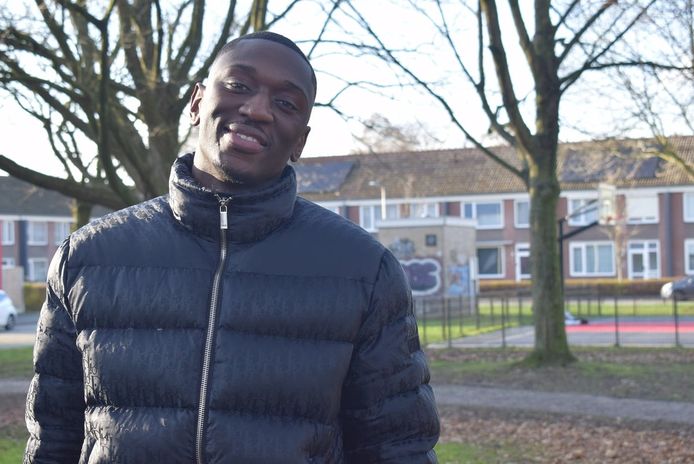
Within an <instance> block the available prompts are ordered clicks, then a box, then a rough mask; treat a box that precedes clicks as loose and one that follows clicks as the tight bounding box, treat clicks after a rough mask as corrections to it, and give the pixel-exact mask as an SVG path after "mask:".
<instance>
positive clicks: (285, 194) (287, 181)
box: [169, 153, 296, 243]
mask: <svg viewBox="0 0 694 464" xmlns="http://www.w3.org/2000/svg"><path fill="white" fill-rule="evenodd" d="M192 167H193V154H192V153H188V154H186V155H183V156H181V157H179V158H178V159H176V161H175V162H174V165H173V168H172V169H171V176H170V177H169V204H170V205H171V210H172V211H173V214H174V216H175V218H176V219H177V220H178V221H179V222H180V223H181V224H183V226H184V227H186V228H187V229H189V230H191V231H192V232H193V233H195V234H198V235H203V236H205V237H207V238H210V239H213V240H218V239H219V231H220V215H219V207H220V202H219V200H218V199H217V197H216V196H215V194H214V193H213V192H212V191H211V190H209V189H207V188H205V187H203V186H201V185H200V184H198V182H197V181H196V180H195V179H194V178H193V175H192ZM226 196H229V195H222V197H226ZM230 196H231V199H230V200H229V202H228V203H227V218H228V229H227V240H229V241H230V242H235V243H238V242H252V241H256V240H260V239H262V238H264V237H265V236H266V235H268V234H269V233H270V232H272V231H273V230H275V229H277V228H278V227H279V226H280V225H281V224H282V223H284V222H285V221H286V220H288V219H289V218H290V217H291V215H292V213H293V212H294V202H295V201H296V175H295V174H294V169H293V168H292V167H291V166H287V167H286V168H285V169H284V171H283V172H282V175H281V176H280V178H279V179H278V180H277V181H276V182H274V183H272V184H271V185H269V186H267V187H264V188H263V189H260V190H256V191H250V192H244V193H241V194H234V195H230Z"/></svg>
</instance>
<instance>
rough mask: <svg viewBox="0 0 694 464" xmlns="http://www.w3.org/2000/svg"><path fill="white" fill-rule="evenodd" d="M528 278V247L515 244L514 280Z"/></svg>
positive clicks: (522, 244)
mask: <svg viewBox="0 0 694 464" xmlns="http://www.w3.org/2000/svg"><path fill="white" fill-rule="evenodd" d="M529 278H530V245H528V244H527V243H517V244H516V280H520V279H529Z"/></svg>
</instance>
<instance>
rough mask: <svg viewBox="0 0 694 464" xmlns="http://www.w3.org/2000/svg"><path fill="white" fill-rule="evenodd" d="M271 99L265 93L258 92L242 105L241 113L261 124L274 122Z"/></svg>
mask: <svg viewBox="0 0 694 464" xmlns="http://www.w3.org/2000/svg"><path fill="white" fill-rule="evenodd" d="M270 105H271V102H270V97H269V95H267V94H266V93H265V92H256V93H254V94H253V95H251V96H249V98H248V99H247V100H246V101H245V102H244V103H243V104H242V105H241V107H240V108H239V113H241V114H242V115H244V116H246V117H248V118H249V119H252V120H254V121H260V122H272V120H273V117H272V109H271V107H270Z"/></svg>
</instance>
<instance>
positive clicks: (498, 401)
mask: <svg viewBox="0 0 694 464" xmlns="http://www.w3.org/2000/svg"><path fill="white" fill-rule="evenodd" d="M28 387H29V381H28V380H11V379H10V380H0V395H3V394H25V393H26V391H27V389H28ZM434 394H435V395H436V402H437V404H439V405H441V406H467V407H475V408H489V409H502V410H504V409H506V410H509V409H510V410H517V411H532V412H550V413H555V414H571V415H575V416H594V417H603V418H612V419H617V418H622V419H625V420H640V421H649V422H667V423H671V424H684V425H691V426H694V403H680V402H675V401H647V400H635V399H620V398H609V397H605V396H591V395H581V394H574V393H547V392H538V391H529V390H506V389H501V388H484V387H472V386H461V385H434Z"/></svg>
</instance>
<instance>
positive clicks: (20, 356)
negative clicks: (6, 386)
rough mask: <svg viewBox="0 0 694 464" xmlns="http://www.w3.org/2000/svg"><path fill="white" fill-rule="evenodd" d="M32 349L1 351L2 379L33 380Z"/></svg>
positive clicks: (0, 368) (0, 369)
mask: <svg viewBox="0 0 694 464" xmlns="http://www.w3.org/2000/svg"><path fill="white" fill-rule="evenodd" d="M32 352H33V348H32V347H26V348H12V349H7V350H0V379H8V378H15V379H16V378H27V379H28V378H31V376H32V375H33V374H34V371H33V366H32Z"/></svg>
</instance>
